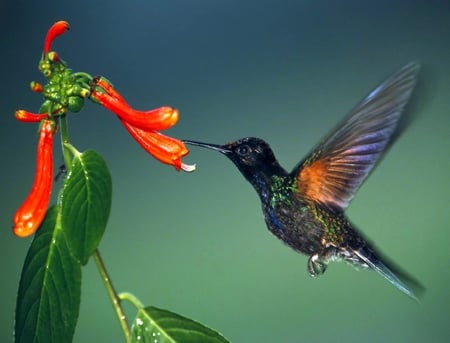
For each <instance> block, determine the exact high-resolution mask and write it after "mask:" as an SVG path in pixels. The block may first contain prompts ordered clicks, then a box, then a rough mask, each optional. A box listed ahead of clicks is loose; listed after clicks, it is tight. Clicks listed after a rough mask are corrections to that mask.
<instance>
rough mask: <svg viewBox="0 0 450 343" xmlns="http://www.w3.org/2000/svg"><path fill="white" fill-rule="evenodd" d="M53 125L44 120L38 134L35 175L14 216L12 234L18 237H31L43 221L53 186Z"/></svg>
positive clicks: (49, 121)
mask: <svg viewBox="0 0 450 343" xmlns="http://www.w3.org/2000/svg"><path fill="white" fill-rule="evenodd" d="M55 132H56V126H55V123H54V122H53V121H52V120H48V119H44V120H43V121H42V124H41V129H40V133H39V142H38V148H37V159H36V174H35V176H34V182H33V187H32V188H31V191H30V193H29V194H28V196H27V198H26V199H25V201H24V202H23V204H22V206H20V207H19V209H18V210H17V212H16V214H15V215H14V219H13V221H14V227H13V232H14V234H15V235H16V236H18V237H28V236H30V235H32V234H33V233H34V232H35V231H36V230H37V229H38V227H39V226H40V225H41V223H42V221H43V220H44V217H45V213H47V207H48V203H49V202H50V195H51V192H52V184H53V136H54V134H55Z"/></svg>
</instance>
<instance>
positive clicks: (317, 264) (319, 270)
mask: <svg viewBox="0 0 450 343" xmlns="http://www.w3.org/2000/svg"><path fill="white" fill-rule="evenodd" d="M327 264H328V261H326V260H323V259H322V257H321V256H319V254H314V255H312V256H310V258H309V259H308V271H309V274H310V275H311V276H312V277H316V276H319V275H322V274H323V273H324V272H325V270H326V269H327Z"/></svg>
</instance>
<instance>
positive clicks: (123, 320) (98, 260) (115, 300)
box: [93, 249, 131, 343]
mask: <svg viewBox="0 0 450 343" xmlns="http://www.w3.org/2000/svg"><path fill="white" fill-rule="evenodd" d="M93 256H94V260H95V264H96V265H97V269H98V271H99V272H100V276H101V277H102V281H103V284H104V285H105V288H106V292H107V293H108V296H109V299H110V300H111V303H112V305H113V307H114V310H115V311H116V315H117V318H118V319H119V323H120V327H121V328H122V331H123V334H124V336H125V341H126V342H127V343H129V342H131V331H130V326H129V325H128V321H127V317H126V316H125V313H124V311H123V308H122V306H121V304H120V302H121V299H120V298H119V296H118V295H117V293H116V291H115V289H114V286H113V284H112V282H111V279H110V278H109V275H108V272H107V271H106V268H105V265H104V263H103V260H102V257H101V256H100V252H99V251H98V249H97V250H95V252H94V255H93Z"/></svg>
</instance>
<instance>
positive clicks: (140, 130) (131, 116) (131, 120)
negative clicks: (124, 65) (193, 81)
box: [91, 78, 195, 172]
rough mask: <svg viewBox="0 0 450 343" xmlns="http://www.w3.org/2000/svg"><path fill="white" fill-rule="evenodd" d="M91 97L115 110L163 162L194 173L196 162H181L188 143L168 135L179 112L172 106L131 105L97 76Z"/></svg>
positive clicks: (133, 134) (138, 139)
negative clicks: (144, 108) (141, 107)
mask: <svg viewBox="0 0 450 343" xmlns="http://www.w3.org/2000/svg"><path fill="white" fill-rule="evenodd" d="M93 83H94V87H93V89H92V92H91V98H92V99H93V100H95V101H97V102H98V103H99V104H100V105H102V106H103V107H105V108H106V109H108V110H110V111H111V112H113V113H115V114H116V115H117V116H118V117H119V119H120V121H121V122H122V124H123V125H124V126H125V128H126V129H127V130H128V132H129V133H130V134H131V135H132V136H133V138H134V139H135V140H136V141H137V142H138V143H139V144H140V145H141V146H142V147H143V148H144V149H145V150H146V151H147V152H148V153H149V154H150V155H152V156H153V157H155V158H156V159H157V160H159V161H160V162H163V163H166V164H169V165H172V166H174V167H175V168H176V169H177V170H180V169H181V170H183V171H186V172H191V171H194V170H195V165H187V164H184V163H182V162H181V158H182V157H184V156H186V155H187V154H188V153H189V150H188V149H187V148H186V146H185V145H184V143H183V142H182V141H180V140H178V139H175V138H172V137H168V136H165V135H163V134H161V133H159V132H158V131H159V130H165V129H168V128H170V127H172V126H173V125H175V124H176V122H177V121H178V111H177V110H176V109H174V108H172V107H169V106H163V107H159V108H157V109H154V110H149V111H138V110H135V109H133V108H132V107H130V106H129V105H128V103H127V102H126V101H125V99H124V98H123V97H122V96H121V95H120V94H119V93H118V92H117V91H116V90H115V89H114V88H113V87H112V85H111V84H110V83H108V82H107V81H106V80H105V79H102V78H94V80H93Z"/></svg>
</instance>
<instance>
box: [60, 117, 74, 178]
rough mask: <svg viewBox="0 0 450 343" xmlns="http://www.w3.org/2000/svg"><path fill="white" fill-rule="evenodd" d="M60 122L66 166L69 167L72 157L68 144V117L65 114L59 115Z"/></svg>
mask: <svg viewBox="0 0 450 343" xmlns="http://www.w3.org/2000/svg"><path fill="white" fill-rule="evenodd" d="M59 122H60V124H61V144H62V150H63V156H64V164H65V166H66V168H67V169H69V168H70V165H71V164H72V158H71V155H70V150H69V149H68V148H67V146H66V144H67V143H69V131H68V129H67V118H66V115H65V114H63V115H62V116H60V117H59Z"/></svg>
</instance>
